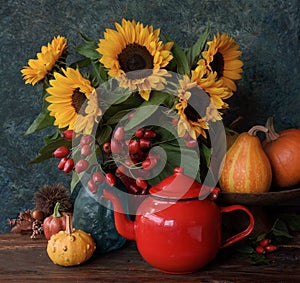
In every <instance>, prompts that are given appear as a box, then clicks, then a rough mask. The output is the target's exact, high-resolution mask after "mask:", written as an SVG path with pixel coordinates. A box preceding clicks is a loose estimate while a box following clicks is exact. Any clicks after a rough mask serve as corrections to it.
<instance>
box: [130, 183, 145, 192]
mask: <svg viewBox="0 0 300 283" xmlns="http://www.w3.org/2000/svg"><path fill="white" fill-rule="evenodd" d="M127 190H128V192H129V193H131V194H134V195H137V194H139V193H140V192H141V191H142V190H141V188H140V187H138V185H137V184H136V183H131V184H130V185H129V187H128V188H127Z"/></svg>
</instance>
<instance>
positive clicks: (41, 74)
mask: <svg viewBox="0 0 300 283" xmlns="http://www.w3.org/2000/svg"><path fill="white" fill-rule="evenodd" d="M66 48H67V40H66V38H64V37H62V36H57V37H54V39H53V40H52V42H51V43H48V45H47V46H42V48H41V52H40V53H37V59H29V60H28V66H24V67H23V69H22V70H21V73H22V76H23V79H24V80H25V84H32V85H35V84H36V83H37V82H39V81H41V80H43V79H44V78H45V77H46V75H47V74H48V73H49V72H50V71H51V70H52V69H53V67H54V65H55V63H56V62H57V61H58V60H59V58H60V57H61V56H62V55H63V52H64V51H65V50H66Z"/></svg>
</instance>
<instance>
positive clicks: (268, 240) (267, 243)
mask: <svg viewBox="0 0 300 283" xmlns="http://www.w3.org/2000/svg"><path fill="white" fill-rule="evenodd" d="M270 243H271V240H270V239H262V240H261V241H260V242H259V245H260V246H262V247H263V248H264V247H266V246H268V245H270Z"/></svg>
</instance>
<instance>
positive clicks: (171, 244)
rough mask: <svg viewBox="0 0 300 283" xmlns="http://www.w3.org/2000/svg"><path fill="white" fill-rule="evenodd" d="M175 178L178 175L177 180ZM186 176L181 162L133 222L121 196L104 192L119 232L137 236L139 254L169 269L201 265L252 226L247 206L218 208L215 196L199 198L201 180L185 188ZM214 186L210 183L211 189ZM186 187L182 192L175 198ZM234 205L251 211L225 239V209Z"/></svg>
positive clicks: (183, 270)
mask: <svg viewBox="0 0 300 283" xmlns="http://www.w3.org/2000/svg"><path fill="white" fill-rule="evenodd" d="M176 170H177V171H176ZM176 178H177V179H178V180H179V181H178V183H175V185H174V182H173V181H174V179H176ZM186 180H189V181H190V180H191V178H190V177H188V176H185V175H184V174H183V171H182V170H181V169H180V168H177V169H175V173H174V174H173V175H172V176H170V177H168V178H167V179H165V180H163V181H162V182H161V183H160V184H158V185H157V186H155V187H153V188H152V189H151V190H150V191H151V195H150V196H148V197H147V198H146V199H145V200H143V201H142V203H141V204H140V206H139V207H138V209H137V213H136V218H135V221H134V222H133V221H130V220H129V219H128V218H127V216H126V215H125V212H124V210H123V208H122V205H121V202H120V200H119V199H118V198H117V197H116V196H115V195H114V194H113V193H111V192H109V191H108V190H104V193H103V197H104V198H107V199H109V200H111V201H112V203H113V205H114V209H115V224H116V229H117V230H118V232H119V233H120V234H121V235H122V236H123V237H125V238H127V239H129V240H135V241H136V243H137V247H138V250H139V252H140V254H141V256H142V257H143V258H144V259H145V260H146V261H147V262H148V263H149V264H150V265H152V266H154V267H156V268H157V269H159V270H161V271H163V272H167V273H174V274H183V273H191V272H194V271H197V270H199V269H200V268H201V267H203V266H204V265H206V264H208V263H209V262H210V261H211V260H212V259H213V258H214V257H215V256H216V254H217V253H218V251H219V249H221V248H224V247H226V246H229V245H231V244H232V243H235V242H237V241H239V240H241V239H243V238H245V237H246V236H248V235H249V234H250V233H251V231H252V230H253V227H254V219H253V216H252V214H251V212H250V211H249V210H248V209H247V208H245V207H244V206H241V205H231V206H227V207H221V208H219V207H218V206H217V205H216V204H215V202H214V201H213V199H214V197H207V198H205V199H202V200H200V199H198V198H197V196H199V193H201V194H202V192H201V184H199V183H196V182H194V181H193V182H192V188H185V189H182V188H181V186H182V187H184V186H186V185H187V183H184V181H186ZM177 186H180V188H179V187H177ZM215 189H217V188H211V189H210V191H211V192H212V194H214V190H215ZM184 190H185V191H186V193H184V194H183V196H184V197H183V198H181V199H179V200H178V199H174V198H175V197H176V198H177V197H179V195H180V194H181V193H182V192H183V191H184ZM172 192H173V194H172ZM178 192H179V194H178ZM169 194H170V195H171V197H170V195H169ZM176 194H177V195H176ZM168 196H169V197H168ZM235 210H242V211H244V212H245V213H246V214H247V215H248V216H249V220H250V221H249V225H248V227H247V228H246V229H245V230H244V231H242V232H240V233H238V234H236V235H234V236H232V237H231V238H229V239H227V240H225V241H224V242H222V241H221V240H222V214H223V213H230V212H232V211H235Z"/></svg>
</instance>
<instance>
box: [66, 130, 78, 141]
mask: <svg viewBox="0 0 300 283" xmlns="http://www.w3.org/2000/svg"><path fill="white" fill-rule="evenodd" d="M63 137H64V138H65V139H66V140H72V139H73V138H74V137H75V133H74V131H73V130H66V131H64V132H63Z"/></svg>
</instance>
